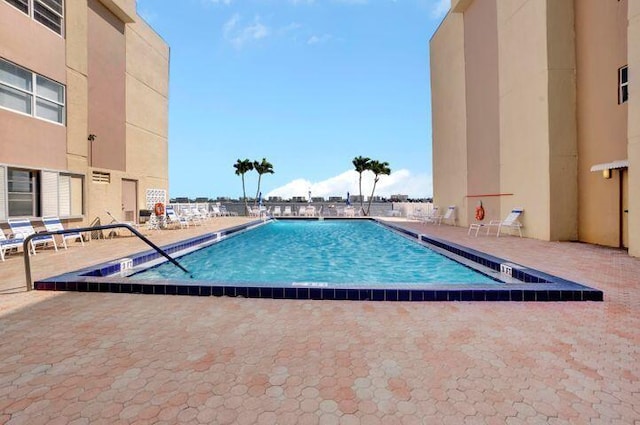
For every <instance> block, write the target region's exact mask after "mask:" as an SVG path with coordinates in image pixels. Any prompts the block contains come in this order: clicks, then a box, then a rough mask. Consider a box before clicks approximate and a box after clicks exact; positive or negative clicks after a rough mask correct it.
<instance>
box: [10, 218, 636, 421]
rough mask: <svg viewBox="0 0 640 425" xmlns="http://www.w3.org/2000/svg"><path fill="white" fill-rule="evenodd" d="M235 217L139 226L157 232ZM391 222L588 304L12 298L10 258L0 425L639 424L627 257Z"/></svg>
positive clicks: (96, 258)
mask: <svg viewBox="0 0 640 425" xmlns="http://www.w3.org/2000/svg"><path fill="white" fill-rule="evenodd" d="M243 220H244V219H242V218H219V219H215V220H213V221H212V222H211V223H210V224H208V225H207V226H201V227H196V228H191V229H183V230H170V231H153V232H148V234H149V237H150V238H151V240H153V241H154V242H155V243H158V244H166V243H170V242H174V241H176V240H180V239H185V238H187V237H190V236H195V235H197V234H201V233H204V232H208V231H213V230H217V229H220V228H224V227H229V226H232V225H235V224H239V223H241V222H243ZM395 223H396V224H398V223H401V222H399V221H396V222H395ZM403 225H404V226H406V227H410V228H413V229H414V230H418V231H419V232H420V233H426V234H430V235H433V236H435V237H438V238H441V239H445V240H448V241H451V242H455V243H458V244H461V245H465V246H468V247H471V248H474V249H477V250H480V251H483V252H487V253H489V254H492V255H495V256H498V257H503V258H507V259H509V260H511V261H513V262H516V263H520V264H523V265H526V266H529V267H532V268H535V269H538V270H541V271H544V272H547V273H551V274H554V275H557V276H560V277H563V278H566V279H569V280H573V281H576V282H579V283H584V284H586V285H589V286H592V287H594V288H598V289H601V290H603V291H604V302H568V303H567V302H564V303H555V302H548V303H514V302H496V303H487V302H478V303H474V302H445V303H411V302H393V303H384V302H367V301H363V302H352V301H311V300H309V301H300V300H271V299H246V298H229V297H182V296H156V295H128V294H110V293H77V292H49V291H32V292H25V291H24V277H23V274H24V271H23V264H22V259H21V257H20V256H16V255H9V258H8V259H7V261H6V262H4V263H0V292H2V293H3V295H0V338H1V339H0V340H1V341H2V342H1V343H0V424H4V423H7V424H22V423H24V424H57V423H60V424H63V423H74V424H94V423H122V424H130V423H131V424H133V423H136V424H145V423H150V424H151V423H159V424H162V423H165V424H173V423H193V424H198V423H201V424H379V423H380V424H405V425H406V424H505V423H506V424H634V423H638V421H640V309H639V307H640V259H636V258H631V257H629V256H627V255H626V253H625V252H623V251H620V250H615V249H608V248H602V247H597V246H592V245H586V244H580V243H557V242H542V241H536V240H531V239H526V238H523V239H520V238H518V237H500V238H496V237H495V236H489V237H487V236H484V235H480V236H478V237H477V238H476V237H473V236H467V230H466V229H462V228H453V227H450V226H444V225H442V226H434V225H425V224H421V223H415V222H414V223H410V222H407V223H403ZM145 249H146V246H145V245H143V244H142V243H141V242H139V241H138V240H137V239H135V238H132V237H122V238H115V239H113V240H100V241H92V242H91V243H89V244H88V246H86V247H84V248H82V247H79V246H75V245H74V246H73V247H71V248H70V249H69V250H68V251H66V252H65V251H64V250H62V251H60V252H58V253H54V252H53V251H47V252H42V253H38V255H36V256H35V257H32V259H33V269H34V277H35V278H36V279H37V278H39V277H46V276H50V275H55V274H59V273H61V272H65V271H71V270H75V269H78V268H81V267H86V266H88V265H91V264H96V263H100V262H104V261H107V260H110V259H113V258H114V257H121V256H125V255H127V254H130V253H133V252H138V251H142V250H145ZM114 253H117V254H114Z"/></svg>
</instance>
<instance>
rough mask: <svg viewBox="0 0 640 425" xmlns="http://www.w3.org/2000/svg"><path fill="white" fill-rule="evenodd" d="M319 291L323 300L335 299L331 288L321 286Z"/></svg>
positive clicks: (334, 293)
mask: <svg viewBox="0 0 640 425" xmlns="http://www.w3.org/2000/svg"><path fill="white" fill-rule="evenodd" d="M320 292H321V293H322V294H321V295H322V298H321V299H323V300H335V299H336V292H335V290H334V289H333V288H322V289H321V290H320Z"/></svg>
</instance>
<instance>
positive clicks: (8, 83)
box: [0, 59, 65, 124]
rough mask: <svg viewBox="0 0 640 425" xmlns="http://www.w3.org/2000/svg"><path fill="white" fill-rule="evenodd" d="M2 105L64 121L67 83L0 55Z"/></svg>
mask: <svg viewBox="0 0 640 425" xmlns="http://www.w3.org/2000/svg"><path fill="white" fill-rule="evenodd" d="M34 88H35V89H34ZM0 107H2V108H6V109H11V110H12V111H17V112H21V113H23V114H27V115H32V116H36V117H38V118H42V119H45V120H47V121H53V122H57V123H60V124H64V121H65V90H64V86H63V85H62V84H59V83H56V82H55V81H53V80H50V79H48V78H46V77H43V76H41V75H38V74H35V73H32V72H30V71H27V70H26V69H24V68H22V67H19V66H18V65H15V64H13V63H11V62H8V61H5V60H2V59H0Z"/></svg>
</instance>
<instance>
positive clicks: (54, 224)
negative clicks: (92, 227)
mask: <svg viewBox="0 0 640 425" xmlns="http://www.w3.org/2000/svg"><path fill="white" fill-rule="evenodd" d="M42 223H43V224H44V228H45V229H47V232H57V231H60V230H65V228H64V226H63V225H62V223H61V222H60V219H59V218H58V217H55V216H49V217H42ZM60 237H61V238H62V246H64V249H67V239H69V240H72V241H78V240H79V241H80V243H81V244H82V246H84V240H83V238H82V235H81V234H80V232H73V233H63V234H61V235H60Z"/></svg>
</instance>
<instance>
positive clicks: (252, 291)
mask: <svg viewBox="0 0 640 425" xmlns="http://www.w3.org/2000/svg"><path fill="white" fill-rule="evenodd" d="M301 219H302V218H301ZM304 219H313V218H304ZM316 219H317V218H316ZM333 219H335V218H333ZM360 220H362V219H360ZM373 221H376V222H378V223H379V224H381V225H382V226H384V227H386V228H389V229H392V230H394V231H397V232H400V233H402V234H403V235H406V236H408V237H410V238H415V239H416V240H417V241H420V242H422V243H425V244H427V245H433V246H436V247H438V248H440V249H443V250H445V251H448V252H451V253H454V254H456V255H458V256H460V257H463V258H465V259H467V260H470V261H473V262H475V263H478V264H481V265H483V266H485V267H488V268H490V269H492V270H496V271H499V270H500V265H501V264H503V263H509V264H511V265H514V266H516V268H514V270H513V271H514V273H513V276H514V277H516V278H518V279H519V280H520V281H521V282H522V283H517V284H516V283H509V284H505V283H503V284H496V285H491V286H487V285H486V284H484V285H481V284H477V285H474V284H465V285H455V286H451V285H429V286H428V287H425V286H420V285H418V284H416V285H395V286H394V288H384V289H383V288H379V287H376V288H366V287H359V286H350V285H331V286H326V287H325V286H323V287H314V286H310V287H306V286H299V285H297V286H294V285H293V284H290V283H282V284H279V285H271V286H266V285H261V284H253V283H246V284H225V283H212V282H204V281H186V280H185V281H180V280H167V281H163V282H149V281H143V280H135V279H132V278H125V277H119V276H118V275H117V274H119V273H120V269H121V265H120V263H114V262H110V263H104V264H101V265H98V266H94V267H90V268H85V269H82V270H79V271H76V272H73V273H67V274H63V275H60V276H55V277H51V278H47V279H42V280H39V281H36V282H35V283H34V288H35V289H37V290H48V291H81V292H113V293H130V294H155V295H190V296H214V297H220V296H230V297H244V298H271V299H298V300H300V299H304V300H309V299H311V300H351V301H404V302H428V301H440V302H450V301H459V302H477V301H494V302H498V301H524V302H560V301H603V298H604V294H603V292H602V291H600V290H597V289H593V288H590V287H588V286H585V285H581V284H579V283H576V282H572V281H569V280H565V279H561V278H558V277H556V276H552V275H550V274H547V273H544V272H541V271H538V270H535V269H530V268H528V267H524V266H521V265H519V264H515V263H512V262H510V261H507V260H504V259H502V258H499V257H495V256H492V255H489V254H485V253H483V252H480V251H477V250H474V249H471V248H467V247H464V246H461V245H458V244H454V243H450V242H446V241H444V240H440V239H437V238H434V237H431V236H427V235H425V234H419V233H416V232H413V231H411V230H408V229H405V228H402V227H399V226H395V225H392V224H389V223H382V222H379V221H377V220H373ZM259 223H260V222H255V221H254V222H251V223H247V224H244V225H240V226H235V227H232V228H229V229H224V230H222V231H220V232H216V233H210V234H206V235H201V236H198V237H195V238H191V239H187V240H185V241H181V242H178V243H175V244H171V245H168V246H166V247H163V249H165V251H167V252H169V253H174V252H177V251H181V250H183V249H188V248H193V247H196V246H199V245H201V244H207V243H210V242H212V241H215V240H217V239H219V238H220V237H222V236H228V235H231V234H234V233H237V232H240V231H243V230H246V229H248V228H249V227H252V226H255V225H256V224H259ZM158 257H159V254H157V253H156V252H155V251H145V252H142V253H138V254H135V255H132V256H131V257H130V258H131V259H132V260H133V263H134V265H138V264H143V263H145V262H148V261H152V260H156V259H158Z"/></svg>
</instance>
